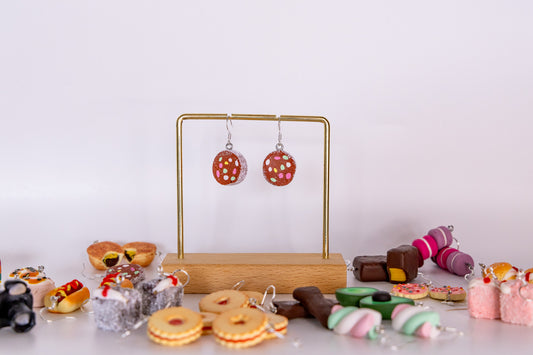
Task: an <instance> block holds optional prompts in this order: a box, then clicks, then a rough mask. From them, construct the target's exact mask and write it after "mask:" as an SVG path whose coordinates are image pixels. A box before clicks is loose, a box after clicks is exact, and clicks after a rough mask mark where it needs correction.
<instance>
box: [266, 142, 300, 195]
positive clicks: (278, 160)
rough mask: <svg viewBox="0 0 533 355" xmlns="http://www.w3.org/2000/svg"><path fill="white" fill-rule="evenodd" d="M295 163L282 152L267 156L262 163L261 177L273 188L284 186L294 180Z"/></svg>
mask: <svg viewBox="0 0 533 355" xmlns="http://www.w3.org/2000/svg"><path fill="white" fill-rule="evenodd" d="M295 172H296V162H295V161H294V158H293V157H292V156H291V155H290V154H289V153H287V152H285V151H283V150H275V151H273V152H272V153H270V154H268V155H267V156H266V158H265V161H264V162H263V176H264V177H265V179H266V181H268V182H269V183H270V184H272V185H274V186H285V185H287V184H289V183H290V182H291V181H292V180H293V179H294V173H295Z"/></svg>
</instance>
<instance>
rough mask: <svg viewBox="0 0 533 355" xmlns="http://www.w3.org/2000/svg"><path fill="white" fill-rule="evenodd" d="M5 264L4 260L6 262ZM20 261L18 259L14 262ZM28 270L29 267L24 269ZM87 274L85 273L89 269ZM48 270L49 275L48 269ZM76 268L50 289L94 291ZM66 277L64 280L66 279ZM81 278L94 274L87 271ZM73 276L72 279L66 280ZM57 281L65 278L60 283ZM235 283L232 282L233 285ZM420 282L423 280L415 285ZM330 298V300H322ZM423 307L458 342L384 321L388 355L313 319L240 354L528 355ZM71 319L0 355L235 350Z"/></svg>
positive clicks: (454, 312)
mask: <svg viewBox="0 0 533 355" xmlns="http://www.w3.org/2000/svg"><path fill="white" fill-rule="evenodd" d="M6 259H7V260H6ZM17 260H20V259H17ZM429 264H431V262H429V263H428V265H426V266H424V268H423V269H422V271H423V272H424V273H425V276H426V277H427V278H429V279H430V280H432V281H433V282H434V283H435V284H437V285H447V284H449V285H452V286H463V287H465V288H466V284H467V283H466V281H465V280H464V279H463V278H461V277H458V276H453V275H450V274H448V273H447V272H444V271H442V270H440V269H438V268H437V267H434V266H433V265H429ZM28 265H31V264H28ZM20 266H26V264H23V263H20V262H17V265H15V264H13V260H10V259H9V258H5V257H4V259H3V260H2V269H3V280H6V279H7V274H8V272H9V271H10V270H12V269H14V268H15V267H20ZM89 268H91V267H90V266H89ZM52 269H54V268H53V267H52ZM81 269H82V267H81V263H80V265H73V266H72V267H71V268H70V269H65V268H63V269H62V270H64V271H62V272H61V273H62V275H58V276H55V277H54V276H53V275H52V274H51V273H50V272H49V276H51V277H52V278H55V281H56V285H59V284H62V283H65V282H68V281H70V280H71V279H72V278H74V277H76V278H79V280H80V281H82V282H84V283H85V284H86V285H87V286H88V287H89V288H90V289H94V287H96V286H97V281H96V280H89V279H87V278H86V277H84V275H83V274H82V272H81ZM68 273H70V279H66V278H68V275H67V274H68ZM86 274H89V275H91V274H94V271H92V269H91V270H88V271H87V272H86ZM147 274H148V277H153V276H155V266H153V265H152V266H150V267H149V268H148V269H147ZM72 275H74V276H72ZM62 277H66V278H65V279H64V280H63V279H62ZM347 280H348V286H361V285H364V286H370V287H375V288H377V289H381V290H386V291H389V290H390V289H391V288H392V285H391V284H389V283H385V282H375V283H361V282H359V281H357V280H356V279H355V278H354V277H353V274H352V273H351V272H348V273H347ZM237 281H238V280H237ZM416 281H420V282H422V281H423V280H421V279H417V280H416ZM326 296H327V297H331V298H334V295H326ZM201 297H202V295H192V294H186V295H185V296H184V304H183V305H184V306H186V307H189V308H191V309H193V310H198V301H199V299H200V298H201ZM277 299H281V300H288V299H292V297H291V296H290V295H278V296H277ZM423 302H424V305H426V306H429V307H431V308H433V309H434V310H437V311H439V313H440V315H441V323H442V325H444V326H450V327H454V328H457V329H459V330H461V331H462V332H463V333H464V335H462V336H458V337H450V336H447V337H443V338H442V339H437V340H423V339H418V338H413V337H407V336H401V335H398V334H397V333H395V332H393V331H392V328H391V326H390V321H384V326H385V333H386V337H387V339H388V342H389V343H390V344H395V345H398V346H400V348H399V349H398V350H392V349H391V348H390V347H388V346H384V345H382V344H380V342H379V341H370V340H366V339H354V338H351V337H349V336H339V335H336V334H334V333H333V332H331V331H328V330H326V329H325V328H323V327H322V326H321V325H320V324H319V323H318V321H316V320H314V319H295V320H291V321H290V323H289V328H288V334H287V339H286V340H281V339H275V340H270V341H265V342H263V343H261V344H259V345H258V346H256V347H253V348H249V349H246V350H240V351H241V352H242V353H247V354H258V355H259V354H261V355H262V354H271V353H272V352H275V353H277V354H287V353H295V354H297V353H301V354H352V353H359V354H381V353H396V352H398V353H413V352H424V353H426V354H429V353H431V354H453V353H456V352H459V353H475V354H501V353H505V352H509V353H513V354H516V353H526V352H530V351H528V350H529V349H530V344H529V341H530V339H529V338H530V337H531V336H532V335H533V329H532V328H528V327H524V326H516V325H510V324H506V323H503V322H501V321H497V320H477V319H472V318H470V317H469V315H468V312H467V311H466V310H465V307H466V304H465V303H462V304H458V305H457V306H455V307H450V306H447V305H443V304H441V303H440V302H438V301H434V300H431V299H429V298H426V299H424V300H423ZM72 315H73V316H74V317H75V319H67V318H66V316H63V315H61V316H56V315H52V316H50V317H49V318H51V319H56V320H54V321H53V322H51V323H47V322H45V321H44V320H43V319H41V318H40V317H39V315H38V314H37V324H36V325H35V327H34V328H33V329H32V330H31V331H30V332H28V333H22V334H18V333H15V332H13V331H12V330H11V328H2V329H0V353H1V354H14V353H23V354H43V353H52V352H54V353H57V354H120V353H122V354H146V353H151V354H154V353H160V354H168V353H176V352H179V351H185V352H186V353H187V354H211V353H217V354H225V353H228V354H229V353H232V354H233V353H235V352H236V351H237V350H231V349H226V348H224V347H222V346H220V345H218V344H217V343H216V342H215V341H214V339H213V337H212V336H204V337H201V338H200V339H199V340H198V341H196V342H195V343H192V344H189V345H186V346H183V347H178V348H171V347H164V346H161V345H158V344H155V343H153V342H151V341H150V340H149V339H148V337H147V336H146V334H145V333H146V325H144V326H142V327H141V328H139V329H138V330H136V331H134V332H133V333H132V334H131V335H130V336H129V337H126V338H122V337H121V336H120V335H119V334H115V333H112V332H105V331H102V330H99V329H97V328H96V326H95V324H94V320H93V319H92V315H91V314H89V313H83V312H81V311H77V312H75V313H74V314H72ZM294 339H297V340H298V341H299V342H300V346H299V347H296V346H294V344H293V341H292V340H294Z"/></svg>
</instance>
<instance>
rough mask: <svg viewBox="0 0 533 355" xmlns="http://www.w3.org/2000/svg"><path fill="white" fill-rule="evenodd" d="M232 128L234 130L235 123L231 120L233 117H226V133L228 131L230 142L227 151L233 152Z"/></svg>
mask: <svg viewBox="0 0 533 355" xmlns="http://www.w3.org/2000/svg"><path fill="white" fill-rule="evenodd" d="M230 126H231V128H233V121H232V120H231V115H230V114H228V115H226V131H228V142H227V143H226V149H227V150H232V149H233V143H231V130H230Z"/></svg>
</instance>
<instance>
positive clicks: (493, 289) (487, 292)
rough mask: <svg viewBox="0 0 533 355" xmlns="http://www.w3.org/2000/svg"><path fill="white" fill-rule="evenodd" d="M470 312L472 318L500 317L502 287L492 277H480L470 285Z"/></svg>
mask: <svg viewBox="0 0 533 355" xmlns="http://www.w3.org/2000/svg"><path fill="white" fill-rule="evenodd" d="M468 312H469V313H470V316H471V317H472V318H482V319H499V318H500V289H499V287H498V285H497V284H496V283H495V282H494V281H492V280H491V279H490V278H488V277H485V278H482V279H481V278H478V279H474V280H472V281H470V284H469V285H468Z"/></svg>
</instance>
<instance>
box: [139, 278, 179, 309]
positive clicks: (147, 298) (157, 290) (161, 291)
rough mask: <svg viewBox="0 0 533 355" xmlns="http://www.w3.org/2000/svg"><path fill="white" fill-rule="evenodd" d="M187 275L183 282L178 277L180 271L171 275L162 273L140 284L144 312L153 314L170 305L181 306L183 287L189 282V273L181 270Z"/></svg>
mask: <svg viewBox="0 0 533 355" xmlns="http://www.w3.org/2000/svg"><path fill="white" fill-rule="evenodd" d="M179 271H181V272H183V273H185V275H186V276H187V281H186V282H185V284H182V283H181V282H180V280H179V279H178V278H177V277H176V274H177V272H178V271H176V272H174V273H173V274H171V275H162V276H160V277H158V278H156V279H153V280H150V281H145V282H143V283H141V284H140V285H139V287H138V288H139V290H140V291H141V294H142V312H143V314H145V315H151V314H153V313H155V312H157V311H159V310H161V309H164V308H168V307H179V306H181V302H182V299H183V287H185V286H186V285H187V284H188V283H189V274H187V273H186V272H185V271H184V270H179Z"/></svg>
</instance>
